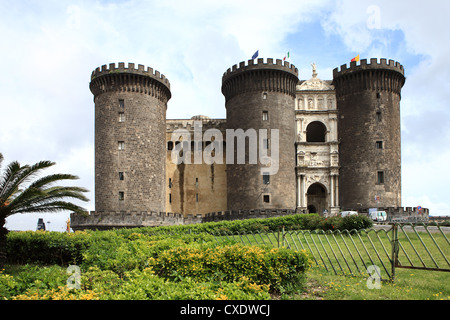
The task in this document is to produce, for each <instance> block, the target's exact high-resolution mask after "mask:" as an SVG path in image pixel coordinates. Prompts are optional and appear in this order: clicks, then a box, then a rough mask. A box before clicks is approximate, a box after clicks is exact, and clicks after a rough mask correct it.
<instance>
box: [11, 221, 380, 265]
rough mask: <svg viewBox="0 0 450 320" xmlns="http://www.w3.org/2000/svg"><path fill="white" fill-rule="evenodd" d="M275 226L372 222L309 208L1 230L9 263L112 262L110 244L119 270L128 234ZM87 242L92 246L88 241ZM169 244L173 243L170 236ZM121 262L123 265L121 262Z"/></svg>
mask: <svg viewBox="0 0 450 320" xmlns="http://www.w3.org/2000/svg"><path fill="white" fill-rule="evenodd" d="M281 227H284V228H285V229H286V230H300V229H303V230H316V229H321V230H344V229H348V230H352V229H356V230H360V229H367V228H370V227H372V221H371V220H370V219H369V218H367V217H365V216H349V217H345V218H341V217H333V218H328V219H325V218H323V217H320V216H318V215H316V214H310V215H290V216H285V217H279V218H270V219H251V220H243V221H222V222H210V223H203V224H195V225H182V226H170V227H157V228H154V227H145V228H135V229H119V230H111V231H82V232H75V233H61V232H48V231H46V232H44V231H36V232H34V231H26V232H10V233H9V234H8V236H7V256H8V261H9V263H13V264H26V263H40V264H59V265H63V266H65V265H69V264H81V263H82V262H83V261H85V260H86V259H90V258H92V256H93V255H95V254H96V255H98V256H99V257H104V258H103V259H104V261H103V262H102V261H99V263H101V264H102V265H107V264H111V263H113V262H112V261H111V259H112V258H111V257H109V256H108V254H110V253H111V252H114V250H111V248H116V249H117V251H116V252H114V254H115V255H121V256H120V257H119V256H117V257H115V258H114V259H115V260H117V261H121V262H120V263H119V262H114V263H115V264H116V265H117V270H116V271H118V272H120V270H119V268H120V267H121V266H120V265H121V264H125V263H129V264H133V263H134V264H136V263H138V262H133V261H128V260H124V259H122V258H123V257H125V256H126V255H127V254H130V253H133V252H134V250H135V249H133V247H132V246H133V245H136V243H134V244H133V243H128V240H137V239H141V240H143V239H144V238H145V240H146V241H147V240H148V239H149V238H148V237H152V241H156V240H160V239H164V238H167V236H168V235H170V238H172V239H173V238H174V237H178V240H177V241H178V242H179V243H191V242H206V241H211V240H212V239H213V238H212V236H210V235H209V234H207V233H211V234H216V235H217V234H224V233H234V232H241V233H246V232H265V231H266V232H277V231H278V230H280V228H281ZM158 237H159V238H158ZM183 237H184V238H183ZM163 243H164V242H161V243H159V244H158V245H157V246H156V247H159V246H162V245H163ZM93 244H95V246H92V245H93ZM166 245H167V243H166ZM171 245H173V243H172V242H171ZM91 246H92V248H91ZM156 247H155V248H156ZM149 250H150V249H149ZM151 250H156V249H151ZM83 254H84V256H83ZM143 254H144V256H145V255H146V254H149V253H148V252H145V253H143ZM114 259H113V260H114ZM139 259H140V258H139V257H138V256H136V257H135V258H134V260H139ZM139 263H140V262H139ZM124 268H125V269H126V266H124ZM125 269H124V270H125Z"/></svg>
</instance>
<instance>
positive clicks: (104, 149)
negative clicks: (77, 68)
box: [90, 63, 171, 213]
mask: <svg viewBox="0 0 450 320" xmlns="http://www.w3.org/2000/svg"><path fill="white" fill-rule="evenodd" d="M90 89H91V92H92V93H93V94H94V102H95V209H96V211H97V212H105V213H108V212H120V211H126V212H150V211H155V212H163V211H164V209H165V168H166V163H165V161H166V152H165V144H166V143H165V142H166V137H165V132H166V127H165V123H166V109H167V102H168V100H169V99H170V98H171V93H170V84H169V81H168V80H167V79H166V78H165V77H164V75H161V74H160V73H159V72H158V71H155V72H154V71H153V69H152V68H147V69H144V66H143V65H138V68H137V69H135V65H134V63H129V64H128V67H125V64H124V63H119V65H118V67H116V65H115V64H114V63H112V64H110V65H109V68H108V67H107V66H106V65H104V66H102V67H101V69H100V68H97V69H95V70H94V72H93V73H92V76H91V83H90Z"/></svg>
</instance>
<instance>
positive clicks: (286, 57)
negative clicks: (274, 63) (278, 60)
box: [283, 51, 290, 61]
mask: <svg viewBox="0 0 450 320" xmlns="http://www.w3.org/2000/svg"><path fill="white" fill-rule="evenodd" d="M289 55H290V54H289V51H288V53H287V54H286V56H285V57H284V59H283V61H286V59H289Z"/></svg>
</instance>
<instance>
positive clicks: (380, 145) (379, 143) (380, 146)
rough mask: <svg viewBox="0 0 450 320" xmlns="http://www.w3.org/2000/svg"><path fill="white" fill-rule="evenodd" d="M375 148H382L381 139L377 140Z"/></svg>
mask: <svg viewBox="0 0 450 320" xmlns="http://www.w3.org/2000/svg"><path fill="white" fill-rule="evenodd" d="M376 145H377V149H383V141H377V143H376Z"/></svg>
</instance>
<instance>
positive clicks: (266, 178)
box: [263, 173, 270, 184]
mask: <svg viewBox="0 0 450 320" xmlns="http://www.w3.org/2000/svg"><path fill="white" fill-rule="evenodd" d="M263 184H270V175H269V174H268V173H264V174H263Z"/></svg>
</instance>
